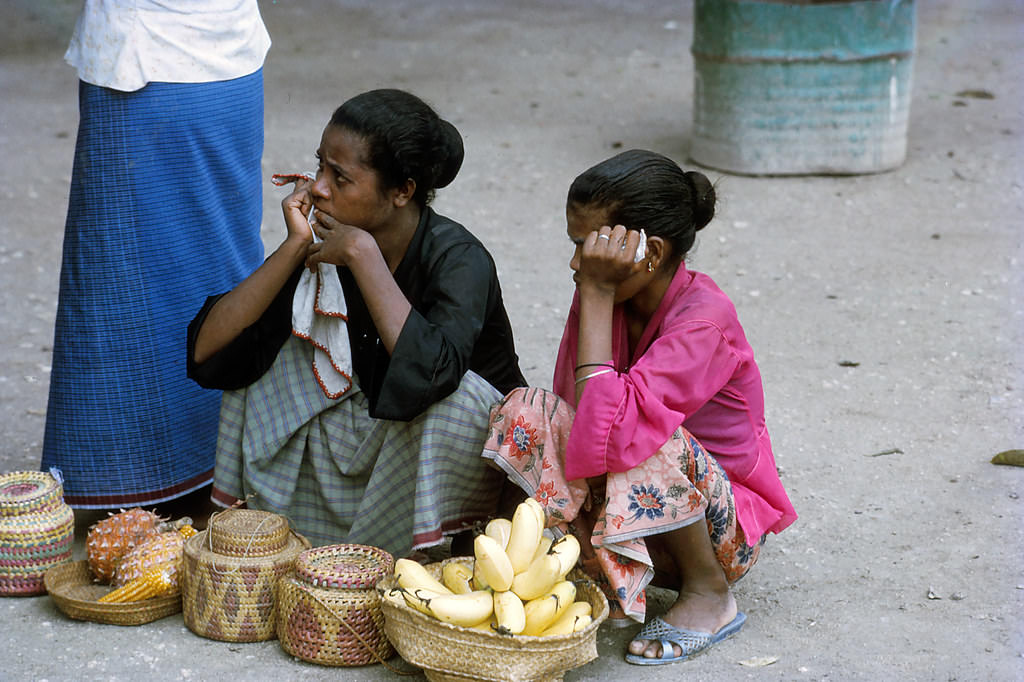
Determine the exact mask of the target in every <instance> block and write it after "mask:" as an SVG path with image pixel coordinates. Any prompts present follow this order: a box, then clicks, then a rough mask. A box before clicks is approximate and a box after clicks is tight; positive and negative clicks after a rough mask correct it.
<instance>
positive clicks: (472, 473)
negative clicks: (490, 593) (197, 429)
mask: <svg viewBox="0 0 1024 682" xmlns="http://www.w3.org/2000/svg"><path fill="white" fill-rule="evenodd" d="M312 358H313V346H311V345H310V344H308V343H305V342H303V341H302V340H300V339H298V338H297V337H294V336H293V337H291V338H289V339H288V341H286V342H285V344H284V346H283V347H282V349H281V351H280V352H279V353H278V356H277V360H276V362H275V363H274V365H273V366H272V367H271V369H270V370H269V371H268V372H267V373H266V374H265V375H264V376H263V377H261V378H260V379H259V380H258V381H257V382H255V383H254V384H252V385H250V386H248V387H247V388H244V389H242V390H239V391H226V392H225V393H224V398H223V401H222V404H221V420H220V434H219V438H218V440H217V467H216V471H215V474H214V490H213V496H214V501H216V502H218V503H219V504H223V505H230V504H232V503H233V502H234V501H235V500H237V499H242V498H248V501H247V504H248V506H249V507H250V508H253V509H262V510H265V511H272V512H275V513H278V514H282V515H284V516H285V517H287V518H288V519H289V521H290V522H291V525H292V527H293V528H294V529H295V530H296V531H298V532H299V533H302V534H303V535H304V536H306V538H307V539H309V541H310V542H311V543H312V544H313V545H328V544H337V543H358V544H365V545H373V546H375V547H381V548H383V549H385V550H387V551H388V552H391V553H392V554H393V555H395V556H398V557H401V556H406V555H407V554H409V552H410V551H411V550H413V549H416V548H420V547H428V546H431V545H436V544H439V543H440V542H441V541H442V540H443V536H444V535H445V534H447V533H452V532H456V531H459V530H462V529H465V528H468V527H471V526H472V525H473V524H474V523H477V522H480V521H483V520H486V519H487V518H489V517H490V516H492V515H493V514H494V513H495V511H496V506H497V501H498V491H500V488H501V480H502V475H501V472H500V471H496V470H495V469H494V468H493V467H491V466H489V465H488V463H487V462H486V461H484V460H483V459H482V458H481V457H480V452H481V450H482V449H483V444H484V439H485V438H486V436H487V423H488V413H489V411H490V408H491V406H492V405H493V404H494V403H495V402H496V401H498V400H499V399H500V398H501V394H500V393H499V392H498V391H497V390H496V389H495V388H494V387H492V386H491V385H490V384H489V383H487V382H486V381H485V380H483V379H482V378H480V377H479V376H478V375H476V374H474V373H473V372H467V373H466V375H465V376H464V377H463V379H462V383H461V384H460V385H459V388H458V389H457V390H456V391H455V392H454V393H453V394H451V395H449V396H448V397H447V398H445V399H443V400H440V401H438V402H437V403H435V404H434V405H433V406H431V407H430V409H428V410H427V411H426V412H424V413H423V414H421V415H419V416H418V417H416V418H415V419H413V420H412V421H408V422H403V421H391V420H386V419H374V418H373V417H371V416H370V415H369V408H368V404H367V400H366V396H365V395H364V394H363V393H362V391H360V390H359V387H358V385H357V384H356V383H353V385H352V388H351V389H349V391H348V392H347V393H346V394H345V395H344V396H342V397H341V398H337V399H333V400H332V399H330V398H328V397H326V396H325V395H324V392H323V391H322V390H321V388H320V386H319V385H318V384H317V382H316V378H315V377H314V375H313V371H312ZM250 496H251V497H250Z"/></svg>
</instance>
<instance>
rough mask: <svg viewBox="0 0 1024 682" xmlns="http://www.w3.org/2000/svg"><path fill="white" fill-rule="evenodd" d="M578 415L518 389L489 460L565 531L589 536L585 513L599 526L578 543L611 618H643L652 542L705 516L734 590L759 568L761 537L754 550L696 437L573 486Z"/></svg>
mask: <svg viewBox="0 0 1024 682" xmlns="http://www.w3.org/2000/svg"><path fill="white" fill-rule="evenodd" d="M574 417H575V413H574V410H573V408H572V406H570V405H569V403H567V402H566V401H564V400H562V399H561V398H559V397H558V396H557V395H555V394H554V393H551V392H549V391H545V390H543V389H537V388H517V389H515V390H514V391H512V392H511V393H509V394H508V395H507V396H506V397H505V398H504V399H503V400H502V401H500V402H499V403H497V404H496V405H495V406H494V407H493V408H492V410H491V416H490V427H489V432H488V436H487V442H486V444H485V445H484V451H483V456H484V457H486V458H489V459H492V460H494V462H495V463H496V464H497V465H498V466H500V467H501V468H502V469H503V470H504V471H505V473H506V474H507V475H508V476H509V478H511V479H512V481H513V482H515V483H516V484H517V485H519V487H520V488H522V489H523V490H524V491H525V492H526V493H527V494H528V495H532V496H533V497H534V498H535V499H537V500H538V501H539V502H540V503H541V504H542V505H543V506H544V508H545V511H546V512H547V515H548V525H549V526H553V527H555V528H556V529H557V530H558V532H560V533H563V534H564V533H567V532H574V533H576V534H577V535H578V536H579V535H581V534H584V535H585V534H586V531H585V530H583V529H582V528H581V525H582V526H585V525H586V524H580V523H578V521H579V520H581V518H582V517H581V516H580V514H581V511H586V512H588V514H587V516H588V517H590V518H593V519H594V520H595V521H594V525H593V529H592V530H591V531H590V533H589V535H590V537H589V538H586V537H580V540H581V542H587V540H588V539H589V546H590V547H593V549H594V551H593V553H592V556H590V557H587V555H589V554H591V553H590V552H587V551H584V556H583V558H582V559H581V563H582V566H583V569H584V570H585V571H586V572H587V573H588V574H590V575H591V577H593V578H594V579H595V580H596V581H597V582H598V584H599V585H601V587H602V588H603V589H604V590H605V593H606V594H607V595H608V596H609V605H610V606H611V617H613V618H622V617H629V618H632V619H633V620H636V621H638V622H641V623H642V622H643V621H644V618H645V614H646V598H645V588H646V587H647V584H648V583H649V582H650V581H651V578H652V577H653V576H654V568H653V562H652V560H651V557H650V554H649V553H648V551H647V547H646V545H645V543H644V537H646V536H648V535H657V534H660V533H665V532H667V531H671V530H674V529H677V528H681V527H683V526H686V525H689V524H691V523H695V522H698V521H700V520H701V519H702V518H703V520H704V522H705V523H706V524H707V526H708V533H709V535H710V537H711V543H712V545H713V546H714V549H715V554H716V556H717V557H718V562H719V563H720V564H721V566H722V568H723V570H724V571H725V575H726V578H727V579H728V580H729V582H730V584H731V583H734V582H736V581H737V580H739V579H740V578H741V577H742V576H743V575H744V574H745V573H746V572H747V570H749V569H750V567H751V566H753V565H754V562H755V561H757V556H758V553H759V551H760V547H761V544H762V543H763V538H760V539H759V541H758V542H757V543H756V544H755V545H753V546H751V545H748V544H747V542H746V538H745V536H744V535H743V531H742V529H741V528H740V527H739V525H738V524H737V521H736V508H735V505H734V503H733V495H732V489H731V486H730V484H729V479H728V477H727V476H726V475H725V472H724V471H722V468H721V467H720V466H719V465H718V463H717V462H716V461H715V459H714V457H713V456H711V455H709V454H708V453H707V452H706V451H705V450H704V448H703V447H702V446H701V444H700V443H699V442H697V439H696V438H694V437H693V436H692V435H690V433H689V432H687V431H686V430H685V429H683V428H682V427H680V428H678V429H676V431H675V432H674V433H673V434H672V436H671V438H669V440H668V441H667V442H666V443H665V444H664V445H663V446H662V447H661V448H660V449H659V450H658V451H657V452H656V453H654V454H653V455H652V456H651V457H649V458H648V459H647V460H645V461H644V462H642V463H641V464H639V465H637V466H635V467H634V468H632V469H630V470H628V471H625V472H622V473H609V474H607V475H606V476H605V477H603V479H601V478H595V479H578V480H573V481H568V480H566V478H565V473H564V471H565V460H564V458H565V444H566V441H567V440H568V438H569V431H570V430H571V428H572V422H573V419H574ZM602 484H603V485H602ZM584 547H587V545H584Z"/></svg>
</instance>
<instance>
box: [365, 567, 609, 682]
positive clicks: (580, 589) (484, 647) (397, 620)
mask: <svg viewBox="0 0 1024 682" xmlns="http://www.w3.org/2000/svg"><path fill="white" fill-rule="evenodd" d="M452 561H460V562H467V563H470V562H472V559H471V558H469V557H454V558H451V559H446V560H445V561H443V562H439V563H434V564H429V565H427V567H426V568H427V570H428V571H430V573H431V574H432V575H433V576H434V577H435V578H439V579H440V577H441V569H442V568H443V566H444V565H445V564H446V563H449V562H452ZM569 578H570V579H571V580H572V581H573V582H575V583H576V599H577V601H579V600H586V601H589V602H590V606H591V609H592V615H593V621H592V622H591V623H590V625H588V626H587V627H585V628H584V629H582V630H580V631H579V632H574V633H572V634H568V635H551V636H548V637H532V636H526V635H513V636H507V635H499V634H497V633H496V632H487V631H484V630H476V629H473V628H463V627H459V626H457V625H450V624H448V623H444V622H442V621H439V620H437V619H436V618H431V617H430V616H427V615H425V614H423V613H420V612H419V611H417V610H416V609H414V608H412V607H411V606H408V605H406V604H396V603H394V602H392V601H391V600H389V599H384V600H382V601H381V606H382V608H383V609H384V631H385V632H386V633H387V636H388V638H389V639H390V640H391V643H392V644H394V646H395V649H396V650H397V651H398V654H399V655H400V656H401V657H402V658H404V659H405V660H406V661H408V662H409V663H412V664H413V665H417V666H419V667H421V668H423V672H424V674H425V675H426V677H427V679H428V680H432V681H433V682H466V681H468V680H492V681H494V682H505V681H509V682H515V681H519V680H524V681H525V680H531V681H540V680H543V681H545V682H548V681H557V680H561V679H562V676H563V675H564V674H565V672H566V671H567V670H571V669H573V668H577V667H579V666H581V665H584V664H585V663H589V662H590V661H592V660H594V659H595V658H597V629H598V627H599V626H600V625H601V623H603V622H604V620H605V619H606V618H607V617H608V600H607V599H606V598H605V596H604V593H602V592H601V589H600V588H599V587H598V586H597V584H596V583H594V582H593V581H592V580H591V579H590V578H589V577H587V575H586V574H585V573H583V572H582V571H580V570H579V569H573V571H572V572H570V573H569ZM397 585H398V582H397V581H396V580H395V577H394V575H389V576H387V577H386V578H384V579H383V580H381V581H380V584H379V585H378V591H382V592H386V591H387V590H389V589H392V588H394V587H396V586H397Z"/></svg>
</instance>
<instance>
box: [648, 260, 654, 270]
mask: <svg viewBox="0 0 1024 682" xmlns="http://www.w3.org/2000/svg"><path fill="white" fill-rule="evenodd" d="M647 272H654V263H653V262H651V261H647Z"/></svg>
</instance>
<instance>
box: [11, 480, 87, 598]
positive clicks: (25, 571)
mask: <svg viewBox="0 0 1024 682" xmlns="http://www.w3.org/2000/svg"><path fill="white" fill-rule="evenodd" d="M74 539H75V515H74V512H72V511H71V507H69V506H67V505H66V504H64V488H63V486H61V484H60V482H59V481H58V480H57V479H55V478H54V477H53V476H52V475H51V474H49V473H46V472H43V471H14V472H11V473H7V474H3V475H2V476H0V595H6V596H28V595H34V594H43V593H44V592H46V586H45V585H44V581H43V576H44V574H45V573H46V571H48V570H49V569H51V568H53V567H55V566H59V565H61V564H65V563H67V562H69V561H71V552H72V545H73V543H74Z"/></svg>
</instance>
